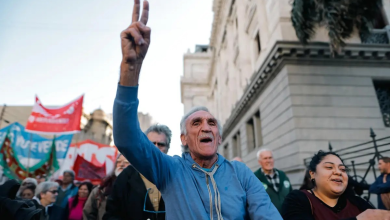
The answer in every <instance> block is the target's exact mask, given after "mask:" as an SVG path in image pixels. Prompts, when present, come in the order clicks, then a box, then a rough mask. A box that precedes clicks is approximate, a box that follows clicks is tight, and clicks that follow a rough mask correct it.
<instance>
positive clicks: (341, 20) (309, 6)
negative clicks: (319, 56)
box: [291, 0, 382, 52]
mask: <svg viewBox="0 0 390 220" xmlns="http://www.w3.org/2000/svg"><path fill="white" fill-rule="evenodd" d="M380 7H382V0H294V2H293V7H292V11H291V21H292V24H293V26H294V29H295V32H296V35H297V37H298V39H299V40H300V41H301V42H302V43H304V44H306V43H307V41H308V40H310V39H311V37H312V36H313V35H314V33H315V26H316V25H319V26H325V27H326V29H327V30H328V36H329V40H330V46H331V50H332V52H335V51H336V52H339V51H340V50H341V48H342V47H343V46H345V39H347V38H349V37H351V35H352V33H353V31H354V27H356V28H357V29H358V30H359V32H360V33H362V34H367V33H368V32H369V30H370V28H372V27H373V22H374V21H375V18H376V16H377V14H378V13H381V12H380V10H379V9H380Z"/></svg>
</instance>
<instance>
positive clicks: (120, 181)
mask: <svg viewBox="0 0 390 220" xmlns="http://www.w3.org/2000/svg"><path fill="white" fill-rule="evenodd" d="M145 134H146V135H147V137H148V139H149V140H150V141H151V142H152V143H154V145H156V147H158V148H159V149H160V151H161V152H163V153H165V154H166V153H168V150H169V144H170V143H171V137H172V133H171V130H170V129H169V128H168V127H167V126H165V125H153V126H151V127H150V128H148V130H147V131H146V132H145ZM125 219H126V220H132V219H133V220H147V219H150V220H164V219H165V204H164V200H163V198H162V197H161V193H160V192H159V190H158V189H157V187H156V186H155V185H154V184H153V183H151V182H150V181H149V180H147V179H146V178H145V177H144V176H143V175H141V174H140V173H138V171H137V170H136V169H135V168H134V167H133V166H131V165H130V166H128V167H127V168H125V169H124V170H123V171H122V173H121V174H119V176H118V177H117V179H116V181H115V183H114V186H113V189H112V193H111V195H109V197H108V199H107V204H106V213H105V214H104V216H103V220H125Z"/></svg>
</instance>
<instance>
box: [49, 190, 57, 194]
mask: <svg viewBox="0 0 390 220" xmlns="http://www.w3.org/2000/svg"><path fill="white" fill-rule="evenodd" d="M48 192H50V193H51V194H56V193H58V190H52V191H50V190H48Z"/></svg>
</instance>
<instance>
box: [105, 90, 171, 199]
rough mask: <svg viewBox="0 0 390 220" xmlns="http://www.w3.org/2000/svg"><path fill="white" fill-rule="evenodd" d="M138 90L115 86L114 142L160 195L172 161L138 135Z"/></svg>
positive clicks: (169, 172) (142, 136)
mask: <svg viewBox="0 0 390 220" xmlns="http://www.w3.org/2000/svg"><path fill="white" fill-rule="evenodd" d="M137 95H138V86H136V87H126V86H121V85H119V84H118V89H117V93H116V97H115V101H114V110H113V133H114V142H115V145H116V147H117V148H118V150H119V151H120V152H121V153H122V154H123V155H124V156H125V157H126V159H128V160H129V162H130V163H131V164H132V165H133V166H134V167H135V168H136V169H137V170H138V171H139V172H140V173H141V174H142V175H144V176H145V177H146V178H147V179H148V180H149V181H150V182H152V183H154V184H155V185H156V186H157V188H158V189H159V190H160V191H161V190H162V189H163V188H164V187H165V186H166V182H167V181H168V180H169V179H170V174H171V170H170V168H172V167H173V162H174V159H173V158H172V157H170V156H168V155H166V154H164V153H162V152H161V151H160V150H159V149H158V148H157V147H156V146H155V145H153V143H152V142H150V141H149V139H148V138H147V137H146V135H145V134H144V133H143V132H142V131H141V128H140V126H139V121H138V98H137Z"/></svg>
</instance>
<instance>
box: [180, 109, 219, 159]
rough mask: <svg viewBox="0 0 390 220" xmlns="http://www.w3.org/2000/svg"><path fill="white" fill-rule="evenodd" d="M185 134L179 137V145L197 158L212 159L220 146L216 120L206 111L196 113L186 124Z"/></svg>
mask: <svg viewBox="0 0 390 220" xmlns="http://www.w3.org/2000/svg"><path fill="white" fill-rule="evenodd" d="M185 125H186V130H187V134H182V135H181V136H180V138H181V143H182V144H183V145H184V146H185V145H188V149H189V150H190V152H191V154H193V155H194V156H195V157H198V158H205V159H206V158H212V157H214V155H215V154H216V153H217V150H218V146H219V145H220V144H221V141H222V139H221V136H220V135H219V131H218V125H217V120H216V119H215V118H214V117H213V116H212V115H211V114H210V113H208V112H206V111H197V112H195V113H193V114H192V115H190V116H189V117H188V118H187V120H186V122H185Z"/></svg>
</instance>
